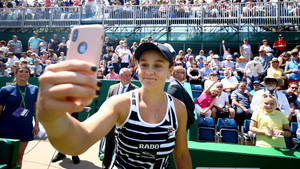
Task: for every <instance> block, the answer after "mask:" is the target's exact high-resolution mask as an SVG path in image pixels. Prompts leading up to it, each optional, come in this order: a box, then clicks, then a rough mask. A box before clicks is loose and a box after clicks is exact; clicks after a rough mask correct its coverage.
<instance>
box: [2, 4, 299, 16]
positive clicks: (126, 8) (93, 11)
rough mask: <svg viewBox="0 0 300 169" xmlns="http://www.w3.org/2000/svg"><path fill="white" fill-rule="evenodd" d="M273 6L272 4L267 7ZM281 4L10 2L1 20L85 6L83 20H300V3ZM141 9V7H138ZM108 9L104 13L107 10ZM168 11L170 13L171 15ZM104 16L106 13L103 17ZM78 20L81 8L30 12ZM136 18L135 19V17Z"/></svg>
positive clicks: (5, 6)
mask: <svg viewBox="0 0 300 169" xmlns="http://www.w3.org/2000/svg"><path fill="white" fill-rule="evenodd" d="M266 2H270V3H266ZM275 2H277V1H270V0H267V1H263V0H258V1H254V0H245V1H238V0H234V1H230V0H224V1H221V0H208V1H205V0H202V1H200V0H45V1H43V0H32V1H26V0H23V1H22V0H6V1H1V3H0V8H4V10H3V11H2V15H1V18H0V19H3V20H11V19H20V18H22V16H21V13H22V11H21V10H10V8H21V7H71V6H83V10H82V18H91V17H95V18H97V17H101V16H104V17H106V18H132V17H133V16H134V15H135V17H136V18H165V17H170V18H198V17H202V16H204V17H238V16H241V17H244V16H245V17H257V16H276V15H277V13H278V12H277V9H279V13H280V15H281V16H300V2H299V1H298V0H295V1H284V2H283V3H282V4H280V7H279V8H277V3H275ZM135 5H140V6H135ZM102 7H104V10H103V8H102ZM167 11H168V12H167ZM103 12H104V13H103ZM49 14H53V15H54V16H53V18H54V19H78V18H79V14H80V10H79V8H55V9H53V11H52V12H49V10H48V9H46V8H27V9H26V18H27V19H48V18H47V16H49ZM133 14H134V15H133Z"/></svg>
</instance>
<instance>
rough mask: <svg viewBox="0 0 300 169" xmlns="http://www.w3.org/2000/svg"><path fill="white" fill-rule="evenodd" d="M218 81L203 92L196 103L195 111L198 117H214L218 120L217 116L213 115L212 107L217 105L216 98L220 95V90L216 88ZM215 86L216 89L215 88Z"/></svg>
mask: <svg viewBox="0 0 300 169" xmlns="http://www.w3.org/2000/svg"><path fill="white" fill-rule="evenodd" d="M216 83H217V80H216V81H214V82H213V83H211V85H210V86H209V87H208V88H207V89H205V90H204V91H203V93H202V94H201V95H200V96H199V97H198V99H197V100H196V101H195V110H196V113H197V116H198V117H200V116H204V117H213V119H214V120H215V119H216V114H212V111H211V109H212V107H213V106H214V104H215V103H216V97H217V96H218V94H219V91H218V89H217V88H216V87H215V86H214V85H215V84H216ZM213 86H214V87H213Z"/></svg>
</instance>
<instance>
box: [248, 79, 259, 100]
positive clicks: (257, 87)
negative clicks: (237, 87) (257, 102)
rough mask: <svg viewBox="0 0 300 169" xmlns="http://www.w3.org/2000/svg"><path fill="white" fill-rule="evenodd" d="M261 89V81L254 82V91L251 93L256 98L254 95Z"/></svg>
mask: <svg viewBox="0 0 300 169" xmlns="http://www.w3.org/2000/svg"><path fill="white" fill-rule="evenodd" d="M260 89H261V84H260V81H259V80H257V81H254V82H253V90H251V91H250V94H251V96H254V93H255V92H257V91H259V90H260Z"/></svg>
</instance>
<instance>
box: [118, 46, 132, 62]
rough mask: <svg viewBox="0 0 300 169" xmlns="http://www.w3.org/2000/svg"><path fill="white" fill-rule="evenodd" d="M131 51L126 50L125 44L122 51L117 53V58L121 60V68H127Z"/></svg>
mask: <svg viewBox="0 0 300 169" xmlns="http://www.w3.org/2000/svg"><path fill="white" fill-rule="evenodd" d="M131 55H132V54H131V51H130V50H129V49H128V47H127V44H126V43H124V44H123V49H122V50H120V52H119V57H120V59H121V68H123V67H126V68H128V67H129V59H130V57H131Z"/></svg>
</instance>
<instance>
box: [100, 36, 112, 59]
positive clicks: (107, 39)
mask: <svg viewBox="0 0 300 169" xmlns="http://www.w3.org/2000/svg"><path fill="white" fill-rule="evenodd" d="M108 46H109V47H110V46H113V44H112V43H111V42H110V41H109V37H108V36H105V38H104V43H103V48H102V55H103V54H106V53H107V50H106V47H108Z"/></svg>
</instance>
